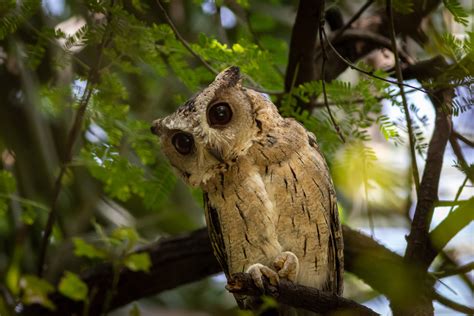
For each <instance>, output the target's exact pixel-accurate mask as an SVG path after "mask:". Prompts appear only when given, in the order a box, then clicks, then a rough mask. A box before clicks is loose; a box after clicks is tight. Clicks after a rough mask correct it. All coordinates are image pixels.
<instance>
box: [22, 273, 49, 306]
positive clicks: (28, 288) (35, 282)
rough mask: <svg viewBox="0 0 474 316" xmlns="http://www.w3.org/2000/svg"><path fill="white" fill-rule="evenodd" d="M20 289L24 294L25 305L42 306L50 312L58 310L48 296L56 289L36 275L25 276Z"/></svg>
mask: <svg viewBox="0 0 474 316" xmlns="http://www.w3.org/2000/svg"><path fill="white" fill-rule="evenodd" d="M20 288H21V289H22V292H23V295H22V297H21V301H22V302H23V303H24V304H27V305H31V304H40V305H41V306H44V307H46V308H48V309H50V310H55V309H56V306H55V305H54V304H53V302H52V301H51V300H50V299H49V298H48V294H50V293H52V292H54V287H53V286H52V285H51V284H50V283H49V282H47V281H45V280H43V279H40V278H38V277H36V276H34V275H24V276H22V278H21V279H20Z"/></svg>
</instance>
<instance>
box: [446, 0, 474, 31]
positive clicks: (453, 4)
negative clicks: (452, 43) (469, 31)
mask: <svg viewBox="0 0 474 316" xmlns="http://www.w3.org/2000/svg"><path fill="white" fill-rule="evenodd" d="M443 3H444V6H445V7H446V9H448V10H449V12H451V14H452V15H453V18H454V21H456V22H458V23H461V24H462V25H464V26H468V24H469V20H468V17H469V14H468V13H467V11H466V9H464V8H463V7H462V6H461V4H460V3H459V1H457V0H443Z"/></svg>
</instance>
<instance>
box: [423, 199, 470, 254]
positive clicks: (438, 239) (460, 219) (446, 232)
mask: <svg viewBox="0 0 474 316" xmlns="http://www.w3.org/2000/svg"><path fill="white" fill-rule="evenodd" d="M473 210H474V198H471V199H469V200H467V201H466V202H464V203H462V204H461V205H460V206H459V207H458V208H457V209H455V210H454V211H453V212H452V213H450V214H449V215H448V217H446V218H445V219H444V220H443V221H442V222H441V223H440V224H439V225H438V226H436V227H435V229H433V231H432V232H431V233H430V234H429V239H430V245H429V247H428V249H427V251H426V254H425V255H426V259H425V260H426V261H427V262H428V263H431V262H432V261H433V260H434V258H435V257H436V255H437V254H438V252H439V251H440V250H441V249H443V248H444V247H445V246H446V245H447V244H448V242H449V241H450V240H451V239H452V238H453V237H454V236H456V234H457V233H459V231H461V229H463V228H464V227H466V226H467V225H468V224H469V223H471V222H472V221H474V212H473Z"/></svg>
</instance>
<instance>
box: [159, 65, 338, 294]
mask: <svg viewBox="0 0 474 316" xmlns="http://www.w3.org/2000/svg"><path fill="white" fill-rule="evenodd" d="M229 113H230V114H229ZM216 122H217V124H216ZM152 130H153V131H154V132H155V133H156V134H158V135H160V138H161V142H162V148H163V151H164V153H165V154H166V156H167V157H168V158H169V160H170V162H171V164H172V165H173V166H174V167H175V168H176V170H177V172H178V173H179V174H180V175H181V176H182V177H183V179H184V180H185V181H186V182H187V183H189V184H190V185H192V186H198V187H200V188H202V190H203V191H204V197H205V198H204V200H205V210H206V220H207V224H208V228H209V234H210V237H211V241H212V243H213V247H214V253H215V255H216V257H217V259H218V260H219V262H220V263H221V265H222V267H223V269H224V271H225V274H226V276H227V277H229V276H230V275H232V273H235V272H249V273H250V274H251V275H252V277H253V278H254V280H255V282H256V284H257V285H259V280H260V277H261V275H262V274H263V275H265V276H267V277H269V279H270V281H271V282H278V278H282V277H283V278H288V279H290V280H292V281H294V282H296V283H299V284H303V285H307V286H312V287H315V288H318V289H322V290H325V291H330V292H334V293H338V294H341V292H342V275H343V242H342V232H341V226H340V224H339V219H338V213H337V204H336V196H335V192H334V188H333V184H332V181H331V178H330V175H329V171H328V168H327V165H326V162H325V160H324V158H323V156H322V154H321V152H320V151H319V148H318V145H317V143H316V138H315V136H314V135H313V134H312V133H310V132H308V131H307V130H306V129H305V128H304V127H303V126H302V125H301V124H299V123H298V122H297V121H295V120H293V119H291V118H283V117H281V116H280V114H279V113H278V110H277V108H276V107H275V106H274V105H273V103H272V102H271V101H269V100H268V99H267V98H266V97H265V96H264V95H262V94H260V93H258V92H256V91H253V90H251V89H247V88H245V87H243V86H242V85H241V80H240V73H239V69H238V68H237V67H231V68H228V69H226V70H224V71H223V72H222V73H220V74H219V75H218V76H217V77H216V80H215V81H214V82H213V83H212V84H211V85H209V87H207V88H206V89H204V90H203V91H202V92H200V93H199V94H198V95H197V96H195V97H194V98H193V99H191V100H189V101H188V102H186V103H185V104H184V105H183V106H181V107H180V108H178V110H177V111H176V112H175V113H173V114H171V115H169V116H167V117H165V118H163V119H158V120H156V121H154V123H153V127H152ZM238 299H241V298H238ZM241 303H242V302H241Z"/></svg>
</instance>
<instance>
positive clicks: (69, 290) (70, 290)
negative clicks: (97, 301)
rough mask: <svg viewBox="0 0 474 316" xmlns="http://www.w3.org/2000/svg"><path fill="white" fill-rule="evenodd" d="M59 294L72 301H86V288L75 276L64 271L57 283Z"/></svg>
mask: <svg viewBox="0 0 474 316" xmlns="http://www.w3.org/2000/svg"><path fill="white" fill-rule="evenodd" d="M58 289H59V293H61V294H62V295H64V296H66V297H68V298H70V299H72V300H74V301H85V300H86V299H87V293H88V288H87V284H85V283H84V282H83V281H82V280H81V279H80V278H79V276H78V275H77V274H75V273H72V272H69V271H66V272H65V273H64V276H63V277H62V278H61V281H59V286H58Z"/></svg>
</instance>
